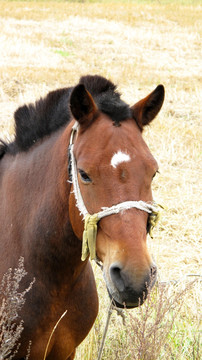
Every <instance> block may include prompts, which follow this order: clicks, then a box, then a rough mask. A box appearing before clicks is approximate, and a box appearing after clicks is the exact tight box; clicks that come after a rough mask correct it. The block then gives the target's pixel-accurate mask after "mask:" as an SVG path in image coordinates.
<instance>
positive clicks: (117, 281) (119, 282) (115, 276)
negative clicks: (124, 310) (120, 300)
mask: <svg viewBox="0 0 202 360" xmlns="http://www.w3.org/2000/svg"><path fill="white" fill-rule="evenodd" d="M109 272H110V276H111V279H112V281H113V283H114V285H115V286H116V288H117V290H118V291H124V289H125V285H124V281H123V278H122V276H121V268H120V267H119V266H117V264H116V265H115V264H114V265H111V266H110V269H109Z"/></svg>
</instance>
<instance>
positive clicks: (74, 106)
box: [70, 84, 98, 127]
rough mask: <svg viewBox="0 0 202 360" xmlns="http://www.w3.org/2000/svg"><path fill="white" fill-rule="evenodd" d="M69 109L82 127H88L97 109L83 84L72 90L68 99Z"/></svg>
mask: <svg viewBox="0 0 202 360" xmlns="http://www.w3.org/2000/svg"><path fill="white" fill-rule="evenodd" d="M70 109H71V112H72V115H73V116H74V118H75V119H76V120H77V121H78V122H79V124H80V125H81V126H83V127H87V126H89V125H90V123H91V122H92V120H93V119H94V117H95V115H96V113H97V111H98V108H97V105H96V104H95V102H94V100H93V98H92V96H91V94H90V93H89V92H88V91H87V90H86V88H85V86H84V85H83V84H79V85H77V86H76V87H75V88H74V89H73V91H72V93H71V97H70Z"/></svg>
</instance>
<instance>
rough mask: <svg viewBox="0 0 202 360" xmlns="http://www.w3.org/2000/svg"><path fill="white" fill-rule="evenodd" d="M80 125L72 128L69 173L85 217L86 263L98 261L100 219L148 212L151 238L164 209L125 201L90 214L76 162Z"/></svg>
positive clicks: (76, 123)
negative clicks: (82, 192)
mask: <svg viewBox="0 0 202 360" xmlns="http://www.w3.org/2000/svg"><path fill="white" fill-rule="evenodd" d="M78 127H79V124H78V122H75V124H74V125H73V127H72V131H71V135H70V143H69V171H70V169H71V182H72V183H73V192H74V196H75V199H76V206H77V208H78V209H79V212H80V215H82V216H83V220H84V231H83V241H82V256H81V260H82V261H85V260H86V259H87V257H88V256H89V255H90V259H91V260H96V238H97V223H98V222H99V220H100V219H102V218H103V217H105V216H110V215H113V214H118V213H120V212H122V211H125V210H129V209H132V208H136V209H139V210H142V211H146V212H147V213H148V214H150V215H149V219H148V232H149V234H150V236H151V237H153V236H152V230H153V228H154V227H155V226H156V224H157V222H158V220H159V218H160V208H163V207H162V206H161V205H158V204H156V203H155V202H153V203H152V204H151V203H146V202H145V201H142V200H140V201H125V202H122V203H119V204H117V205H113V206H111V207H104V208H102V209H101V211H99V212H98V213H95V214H92V215H91V214H89V212H88V210H87V209H86V206H85V204H84V201H83V198H82V195H81V191H80V187H79V182H78V176H77V166H76V160H75V157H74V152H73V148H74V136H75V134H76V133H77V131H78Z"/></svg>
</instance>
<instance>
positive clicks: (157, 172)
mask: <svg viewBox="0 0 202 360" xmlns="http://www.w3.org/2000/svg"><path fill="white" fill-rule="evenodd" d="M156 174H160V172H159V170H157V171H156V172H155V174H154V175H153V177H152V179H153V178H155V176H156Z"/></svg>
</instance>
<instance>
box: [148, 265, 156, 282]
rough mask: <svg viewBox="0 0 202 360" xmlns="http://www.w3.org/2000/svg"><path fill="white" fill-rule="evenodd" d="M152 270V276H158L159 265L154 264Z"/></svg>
mask: <svg viewBox="0 0 202 360" xmlns="http://www.w3.org/2000/svg"><path fill="white" fill-rule="evenodd" d="M150 271H151V278H152V279H153V278H156V275H157V266H156V265H155V264H153V265H152V266H151V268H150Z"/></svg>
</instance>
